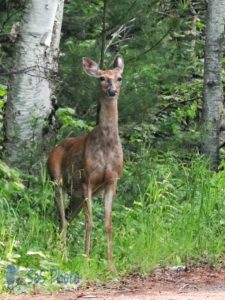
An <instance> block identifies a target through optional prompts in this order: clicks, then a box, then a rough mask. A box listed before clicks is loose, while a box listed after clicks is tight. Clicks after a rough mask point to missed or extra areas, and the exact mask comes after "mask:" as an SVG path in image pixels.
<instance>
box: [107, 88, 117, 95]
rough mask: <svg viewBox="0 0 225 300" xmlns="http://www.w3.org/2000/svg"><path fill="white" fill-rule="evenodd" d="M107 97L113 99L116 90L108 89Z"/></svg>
mask: <svg viewBox="0 0 225 300" xmlns="http://www.w3.org/2000/svg"><path fill="white" fill-rule="evenodd" d="M108 96H109V97H114V96H116V90H114V89H109V90H108Z"/></svg>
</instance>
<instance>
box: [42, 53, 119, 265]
mask: <svg viewBox="0 0 225 300" xmlns="http://www.w3.org/2000/svg"><path fill="white" fill-rule="evenodd" d="M123 67H124V64H123V60H122V58H121V57H120V56H117V57H116V58H115V60H114V64H113V69H112V70H100V68H99V66H98V64H97V63H96V62H94V61H92V60H91V59H89V58H83V68H84V70H85V72H86V73H87V74H88V75H90V76H93V77H96V78H99V81H100V90H101V98H100V114H99V124H98V125H97V126H96V127H95V128H94V129H93V130H92V131H91V132H90V133H89V134H87V135H86V136H81V137H75V138H67V139H66V140H65V141H64V142H63V143H62V144H60V145H58V146H56V147H55V148H54V149H53V150H52V152H51V153H50V155H49V158H48V162H47V166H48V171H49V174H50V176H51V179H52V180H54V181H55V183H56V184H55V186H56V195H55V199H56V203H57V206H58V209H59V214H60V222H61V233H62V235H63V237H64V239H65V237H66V231H67V221H71V220H72V219H73V218H74V217H75V216H76V215H77V214H78V213H79V212H80V210H81V209H82V208H84V212H85V218H86V236H85V253H86V255H87V256H89V252H90V236H91V230H92V223H93V222H92V195H94V194H95V193H97V192H99V191H100V190H103V191H104V205H105V228H106V236H107V242H108V261H109V266H110V267H112V256H113V255H112V205H113V200H114V197H115V192H116V185H117V181H118V179H119V178H120V176H121V173H122V165H123V151H122V146H121V142H120V137H119V131H118V109H117V100H118V97H119V93H120V86H121V80H122V77H121V76H122V73H123ZM64 192H66V193H67V194H68V195H69V197H70V202H69V205H68V207H67V208H66V210H65V209H64V201H63V196H64Z"/></svg>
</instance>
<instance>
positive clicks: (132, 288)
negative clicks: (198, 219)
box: [2, 268, 225, 300]
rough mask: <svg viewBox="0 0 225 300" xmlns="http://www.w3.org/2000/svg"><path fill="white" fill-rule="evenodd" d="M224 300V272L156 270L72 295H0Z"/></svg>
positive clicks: (12, 299)
mask: <svg viewBox="0 0 225 300" xmlns="http://www.w3.org/2000/svg"><path fill="white" fill-rule="evenodd" d="M31 299H34V300H45V299H48V300H75V299H78V300H89V299H90V300H91V299H93V300H100V299H101V300H103V299H105V300H133V299H134V300H178V299H179V300H225V269H221V270H209V269H203V268H197V269H193V270H184V269H183V268H181V269H179V268H176V269H156V270H154V271H153V272H151V274H150V275H149V276H148V277H146V278H141V277H140V276H136V275H133V276H130V277H129V278H125V279H123V280H120V281H119V282H108V283H105V284H101V285H99V284H98V285H97V284H96V283H95V284H94V283H91V282H90V283H89V285H88V286H87V287H86V288H84V287H81V286H80V287H78V289H77V290H75V291H73V292H71V291H70V292H66V291H64V292H60V293H59V292H58V293H52V294H38V295H32V296H31V295H20V296H13V295H3V297H2V300H31Z"/></svg>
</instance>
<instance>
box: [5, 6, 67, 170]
mask: <svg viewBox="0 0 225 300" xmlns="http://www.w3.org/2000/svg"><path fill="white" fill-rule="evenodd" d="M63 6H64V0H27V4H26V9H25V12H24V16H23V19H22V21H21V29H20V39H19V40H18V42H17V46H16V53H15V64H14V70H13V73H14V75H13V76H12V80H11V83H10V87H9V90H10V92H9V97H8V101H7V104H6V111H5V124H4V125H5V145H4V146H5V152H4V157H5V159H6V161H7V162H8V163H9V164H10V165H12V166H14V167H19V168H21V169H23V170H24V169H27V168H30V166H31V165H32V164H33V163H34V162H35V160H37V158H38V157H40V154H41V153H40V152H41V149H42V148H41V145H42V144H44V143H46V141H45V140H44V137H43V128H44V127H45V126H47V125H48V124H47V122H48V117H49V115H50V113H51V110H52V104H51V96H52V94H53V92H54V84H53V82H52V81H51V78H54V75H55V72H57V68H58V65H57V57H58V51H59V41H60V33H61V24H62V16H63ZM38 149H39V153H38Z"/></svg>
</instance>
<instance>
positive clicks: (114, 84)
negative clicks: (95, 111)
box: [83, 55, 124, 99]
mask: <svg viewBox="0 0 225 300" xmlns="http://www.w3.org/2000/svg"><path fill="white" fill-rule="evenodd" d="M83 68H84V71H85V72H86V73H87V74H88V75H90V76H93V77H96V78H99V80H100V86H101V91H102V94H103V96H104V97H106V98H109V99H113V98H117V97H118V95H119V92H120V86H121V81H122V73H123V68H124V63H123V59H122V57H121V56H119V55H118V56H116V57H115V60H114V63H113V69H111V70H101V69H100V68H99V65H98V64H97V63H96V62H95V61H93V60H91V59H90V58H87V57H84V58H83Z"/></svg>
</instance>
